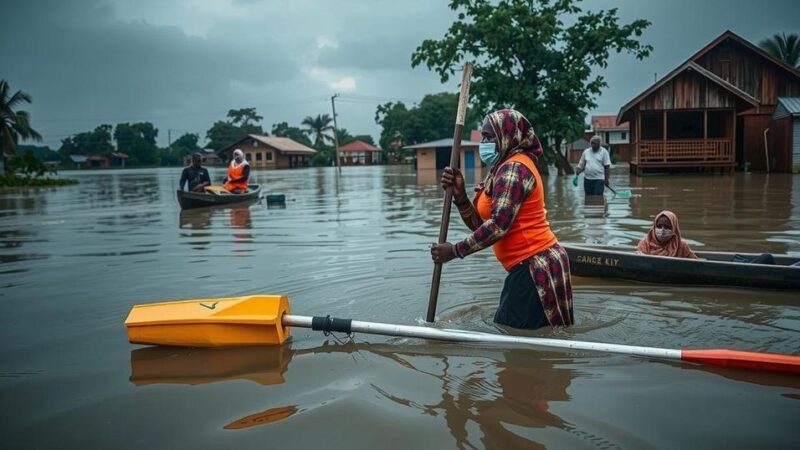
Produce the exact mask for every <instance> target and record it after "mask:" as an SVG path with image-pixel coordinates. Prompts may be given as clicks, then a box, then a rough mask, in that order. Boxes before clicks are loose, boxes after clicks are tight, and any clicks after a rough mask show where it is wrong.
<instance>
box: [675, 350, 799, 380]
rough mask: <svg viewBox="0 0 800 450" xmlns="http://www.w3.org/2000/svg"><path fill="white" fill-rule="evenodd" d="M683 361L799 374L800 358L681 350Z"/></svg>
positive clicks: (724, 351)
mask: <svg viewBox="0 0 800 450" xmlns="http://www.w3.org/2000/svg"><path fill="white" fill-rule="evenodd" d="M681 359H682V360H683V361H692V362H697V363H701V364H709V365H712V366H720V367H732V368H736V369H749V370H761V371H769V372H782V373H794V374H800V356H794V355H778V354H775V353H757V352H743V351H738V350H681Z"/></svg>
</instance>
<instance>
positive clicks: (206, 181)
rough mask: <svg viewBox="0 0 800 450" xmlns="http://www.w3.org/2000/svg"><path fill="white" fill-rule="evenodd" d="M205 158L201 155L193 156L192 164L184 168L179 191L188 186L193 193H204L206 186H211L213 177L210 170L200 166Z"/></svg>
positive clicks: (195, 154)
mask: <svg viewBox="0 0 800 450" xmlns="http://www.w3.org/2000/svg"><path fill="white" fill-rule="evenodd" d="M202 161H203V157H202V156H201V155H200V153H194V154H192V164H191V165H189V166H188V167H184V168H183V172H181V179H180V181H179V182H178V190H181V191H182V190H183V185H184V184H188V187H189V190H190V191H192V192H203V191H204V190H205V189H206V186H210V185H211V177H210V176H209V175H208V170H207V169H206V168H205V167H203V166H202V165H200V163H201V162H202Z"/></svg>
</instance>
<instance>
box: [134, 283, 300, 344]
mask: <svg viewBox="0 0 800 450" xmlns="http://www.w3.org/2000/svg"><path fill="white" fill-rule="evenodd" d="M289 310H290V308H289V299H288V298H287V297H286V296H285V295H253V296H247V297H226V298H209V299H199V300H181V301H172V302H164V303H150V304H145V305H136V306H134V307H133V308H132V309H131V312H130V313H129V314H128V318H127V319H125V327H126V328H127V330H128V340H129V341H130V342H131V343H132V344H151V345H172V346H181V347H222V346H229V345H279V344H282V343H283V342H284V341H286V339H287V338H288V337H289V329H288V328H287V327H284V326H283V325H282V323H281V318H282V317H283V315H284V314H288V313H289Z"/></svg>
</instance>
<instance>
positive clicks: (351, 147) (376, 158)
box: [339, 139, 381, 166]
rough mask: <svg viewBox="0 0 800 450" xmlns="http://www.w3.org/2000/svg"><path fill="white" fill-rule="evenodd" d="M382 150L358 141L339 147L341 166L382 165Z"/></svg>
mask: <svg viewBox="0 0 800 450" xmlns="http://www.w3.org/2000/svg"><path fill="white" fill-rule="evenodd" d="M380 162H381V149H379V148H378V147H375V146H374V145H372V144H369V143H367V142H364V141H362V140H359V139H356V140H354V141H350V142H348V143H347V144H344V145H342V146H341V147H339V164H341V165H343V166H354V165H372V164H380Z"/></svg>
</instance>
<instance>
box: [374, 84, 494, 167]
mask: <svg viewBox="0 0 800 450" xmlns="http://www.w3.org/2000/svg"><path fill="white" fill-rule="evenodd" d="M457 108H458V94H456V93H450V92H441V93H438V94H429V95H426V96H425V97H423V98H422V101H420V103H419V105H417V106H413V107H412V108H411V109H409V108H408V107H406V105H405V104H404V103H403V102H396V103H394V102H391V103H385V104H383V105H379V106H378V109H377V111H376V112H375V123H377V124H378V125H380V126H381V128H382V131H381V137H380V141H379V142H380V147H381V148H383V149H384V150H386V151H387V153H389V154H392V155H395V156H402V155H403V151H402V150H401V149H400V148H398V147H402V146H403V145H409V144H419V143H421V142H426V141H434V140H437V139H443V138H449V137H453V128H454V123H455V116H456V110H457ZM480 117H481V113H479V112H478V111H475V110H474V109H473V108H467V117H466V118H465V121H464V135H463V136H462V138H463V139H468V138H469V133H470V131H471V130H472V129H475V128H476V127H477V125H478V121H479V120H480Z"/></svg>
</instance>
